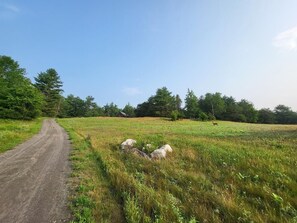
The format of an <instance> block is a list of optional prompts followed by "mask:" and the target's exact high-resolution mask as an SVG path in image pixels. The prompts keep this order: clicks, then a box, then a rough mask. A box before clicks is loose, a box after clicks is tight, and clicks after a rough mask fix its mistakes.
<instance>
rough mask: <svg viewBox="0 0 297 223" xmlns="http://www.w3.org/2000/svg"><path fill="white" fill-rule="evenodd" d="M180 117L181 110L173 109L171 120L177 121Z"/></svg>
mask: <svg viewBox="0 0 297 223" xmlns="http://www.w3.org/2000/svg"><path fill="white" fill-rule="evenodd" d="M178 119H179V112H178V111H176V110H175V111H172V112H171V121H177V120H178Z"/></svg>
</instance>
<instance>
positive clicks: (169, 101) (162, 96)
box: [136, 87, 180, 117]
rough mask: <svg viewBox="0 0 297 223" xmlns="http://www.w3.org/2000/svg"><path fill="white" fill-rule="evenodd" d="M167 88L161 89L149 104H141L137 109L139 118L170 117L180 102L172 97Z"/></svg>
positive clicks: (149, 100) (150, 99)
mask: <svg viewBox="0 0 297 223" xmlns="http://www.w3.org/2000/svg"><path fill="white" fill-rule="evenodd" d="M171 94H172V93H171V92H170V91H168V89H167V88H166V87H163V88H159V89H157V91H156V95H153V96H151V97H150V98H149V99H148V101H147V102H144V103H142V104H139V105H138V106H137V109H136V114H137V116H140V117H143V116H158V117H170V115H171V112H172V111H173V110H175V108H176V107H177V106H178V104H179V103H180V101H176V98H175V97H174V96H172V95H171ZM177 100H178V99H177Z"/></svg>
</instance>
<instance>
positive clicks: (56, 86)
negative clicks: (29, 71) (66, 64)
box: [34, 68, 63, 117]
mask: <svg viewBox="0 0 297 223" xmlns="http://www.w3.org/2000/svg"><path fill="white" fill-rule="evenodd" d="M34 79H35V86H36V88H38V89H39V90H40V92H41V93H42V94H43V95H44V98H45V106H44V107H43V109H42V112H43V115H44V116H48V117H56V116H57V115H58V113H59V111H60V107H61V100H62V96H61V93H62V92H63V90H62V86H63V83H62V81H61V80H60V76H59V75H58V73H57V72H56V70H55V69H53V68H51V69H48V70H46V71H45V72H41V73H39V74H38V75H37V77H35V78H34Z"/></svg>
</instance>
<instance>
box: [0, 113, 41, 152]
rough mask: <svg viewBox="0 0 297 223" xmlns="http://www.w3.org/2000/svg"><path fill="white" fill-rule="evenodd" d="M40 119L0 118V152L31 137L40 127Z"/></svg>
mask: <svg viewBox="0 0 297 223" xmlns="http://www.w3.org/2000/svg"><path fill="white" fill-rule="evenodd" d="M41 123H42V120H41V119H35V120H33V121H20V120H9V119H0V153H2V152H5V151H6V150H8V149H12V148H13V147H15V146H16V145H18V144H20V143H22V142H23V141H25V140H27V139H29V138H31V137H32V136H33V135H34V134H36V133H38V132H39V130H40V129H41Z"/></svg>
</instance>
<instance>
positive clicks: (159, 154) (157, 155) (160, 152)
mask: <svg viewBox="0 0 297 223" xmlns="http://www.w3.org/2000/svg"><path fill="white" fill-rule="evenodd" d="M172 151H173V150H172V148H171V146H170V145H168V144H166V145H164V146H162V147H161V148H159V149H156V150H154V151H153V152H152V153H151V158H152V159H165V158H166V153H167V152H170V153H171V152H172Z"/></svg>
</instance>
